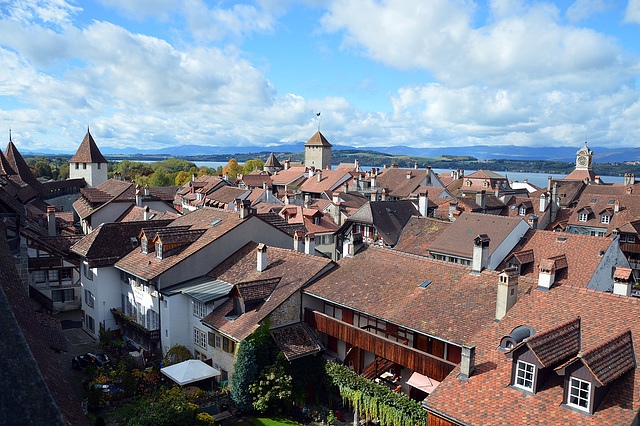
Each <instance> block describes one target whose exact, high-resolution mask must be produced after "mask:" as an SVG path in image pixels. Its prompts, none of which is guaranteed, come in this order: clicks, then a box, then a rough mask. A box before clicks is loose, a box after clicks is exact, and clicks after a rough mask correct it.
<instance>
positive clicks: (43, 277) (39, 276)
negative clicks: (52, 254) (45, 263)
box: [33, 271, 47, 283]
mask: <svg viewBox="0 0 640 426" xmlns="http://www.w3.org/2000/svg"><path fill="white" fill-rule="evenodd" d="M33 275H34V276H35V279H36V282H37V283H44V282H47V272H46V271H35V272H34V274H33Z"/></svg>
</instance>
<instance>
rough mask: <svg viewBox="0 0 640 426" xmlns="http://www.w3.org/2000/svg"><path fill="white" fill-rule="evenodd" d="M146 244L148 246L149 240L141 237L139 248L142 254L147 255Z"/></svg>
mask: <svg viewBox="0 0 640 426" xmlns="http://www.w3.org/2000/svg"><path fill="white" fill-rule="evenodd" d="M148 244H149V240H147V237H142V240H141V241H140V246H141V250H142V253H143V254H147V253H149V248H148Z"/></svg>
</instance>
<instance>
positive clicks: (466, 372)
mask: <svg viewBox="0 0 640 426" xmlns="http://www.w3.org/2000/svg"><path fill="white" fill-rule="evenodd" d="M475 368H476V347H475V346H469V345H462V355H461V357H460V374H458V379H461V380H464V381H467V380H469V377H471V375H472V374H473V370H475Z"/></svg>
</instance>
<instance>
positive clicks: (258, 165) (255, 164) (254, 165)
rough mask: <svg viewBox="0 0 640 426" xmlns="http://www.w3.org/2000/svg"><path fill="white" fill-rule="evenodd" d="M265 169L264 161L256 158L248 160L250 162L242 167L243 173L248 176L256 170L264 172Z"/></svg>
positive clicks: (246, 162)
mask: <svg viewBox="0 0 640 426" xmlns="http://www.w3.org/2000/svg"><path fill="white" fill-rule="evenodd" d="M263 167H264V161H262V160H261V159H259V158H256V159H254V160H248V161H245V163H244V166H242V173H243V174H245V175H248V174H249V173H251V172H252V171H254V170H256V169H258V170H262V169H263Z"/></svg>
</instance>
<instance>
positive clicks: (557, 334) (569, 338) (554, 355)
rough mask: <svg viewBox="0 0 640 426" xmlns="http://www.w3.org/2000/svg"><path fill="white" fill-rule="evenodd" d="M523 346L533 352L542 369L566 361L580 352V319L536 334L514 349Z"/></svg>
mask: <svg viewBox="0 0 640 426" xmlns="http://www.w3.org/2000/svg"><path fill="white" fill-rule="evenodd" d="M523 345H526V346H528V347H529V349H531V350H532V351H533V353H534V354H535V356H536V357H537V358H538V361H540V364H542V366H543V367H551V366H553V365H555V364H557V363H559V362H561V361H564V360H567V359H569V358H570V357H572V356H575V355H576V354H577V353H578V351H579V350H580V318H579V317H578V318H575V319H573V320H571V321H568V322H566V323H562V324H558V325H557V326H555V327H553V328H551V329H549V330H545V331H542V332H541V333H536V334H534V335H533V336H531V337H528V338H526V339H525V340H524V341H523V342H522V343H520V344H519V345H517V346H516V347H519V346H523ZM514 349H515V348H514ZM512 351H513V349H512Z"/></svg>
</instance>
